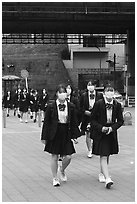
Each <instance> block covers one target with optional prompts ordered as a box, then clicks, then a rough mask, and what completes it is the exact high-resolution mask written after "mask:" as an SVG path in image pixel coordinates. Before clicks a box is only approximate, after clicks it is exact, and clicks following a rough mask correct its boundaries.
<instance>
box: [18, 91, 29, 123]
mask: <svg viewBox="0 0 137 204" xmlns="http://www.w3.org/2000/svg"><path fill="white" fill-rule="evenodd" d="M19 104H20V107H19V111H20V113H21V114H20V122H21V123H22V122H23V117H24V116H25V123H28V107H29V98H28V93H27V89H25V88H24V89H23V91H22V93H21V95H20V103H19Z"/></svg>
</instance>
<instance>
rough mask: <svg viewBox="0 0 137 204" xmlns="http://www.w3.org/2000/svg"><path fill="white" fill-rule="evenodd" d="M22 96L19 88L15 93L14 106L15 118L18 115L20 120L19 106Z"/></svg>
mask: <svg viewBox="0 0 137 204" xmlns="http://www.w3.org/2000/svg"><path fill="white" fill-rule="evenodd" d="M20 96H21V89H20V88H18V89H17V90H16V91H15V94H14V97H13V104H14V116H15V115H16V113H17V116H18V118H20V111H19V106H20Z"/></svg>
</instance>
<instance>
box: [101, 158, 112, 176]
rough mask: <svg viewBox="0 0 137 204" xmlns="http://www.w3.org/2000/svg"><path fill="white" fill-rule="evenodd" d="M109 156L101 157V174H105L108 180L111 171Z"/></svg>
mask: <svg viewBox="0 0 137 204" xmlns="http://www.w3.org/2000/svg"><path fill="white" fill-rule="evenodd" d="M108 160H109V157H108V156H100V170H101V173H103V174H104V176H105V178H106V179H108V178H109V177H110V176H109V171H108Z"/></svg>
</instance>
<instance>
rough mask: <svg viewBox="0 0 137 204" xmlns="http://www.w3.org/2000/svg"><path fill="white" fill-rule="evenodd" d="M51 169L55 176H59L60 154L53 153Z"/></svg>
mask: <svg viewBox="0 0 137 204" xmlns="http://www.w3.org/2000/svg"><path fill="white" fill-rule="evenodd" d="M51 171H52V175H53V178H57V172H58V155H55V154H52V156H51Z"/></svg>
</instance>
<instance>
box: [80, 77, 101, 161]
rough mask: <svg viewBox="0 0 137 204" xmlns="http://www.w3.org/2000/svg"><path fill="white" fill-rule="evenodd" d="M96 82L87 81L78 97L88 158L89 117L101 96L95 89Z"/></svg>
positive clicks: (90, 135)
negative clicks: (85, 87) (83, 90)
mask: <svg viewBox="0 0 137 204" xmlns="http://www.w3.org/2000/svg"><path fill="white" fill-rule="evenodd" d="M95 88H96V84H95V82H94V81H93V80H90V81H89V82H88V83H87V90H86V91H85V92H84V93H83V94H82V95H81V97H80V108H81V115H82V116H81V117H82V119H81V121H82V122H81V127H80V128H81V131H82V132H83V134H85V135H86V145H87V149H88V154H87V157H88V158H92V156H93V155H92V134H93V133H92V131H90V129H91V125H90V117H91V113H92V109H93V106H94V103H95V101H98V100H99V99H101V98H103V94H102V93H98V92H97V91H96V90H95Z"/></svg>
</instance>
